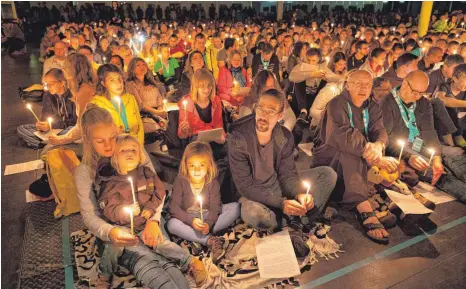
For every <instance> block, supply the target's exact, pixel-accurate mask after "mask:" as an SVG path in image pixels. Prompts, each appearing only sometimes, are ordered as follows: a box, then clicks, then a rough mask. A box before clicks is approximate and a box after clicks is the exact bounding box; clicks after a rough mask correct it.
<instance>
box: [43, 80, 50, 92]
mask: <svg viewBox="0 0 466 289" xmlns="http://www.w3.org/2000/svg"><path fill="white" fill-rule="evenodd" d="M48 90H49V86H48V85H47V82H44V91H48Z"/></svg>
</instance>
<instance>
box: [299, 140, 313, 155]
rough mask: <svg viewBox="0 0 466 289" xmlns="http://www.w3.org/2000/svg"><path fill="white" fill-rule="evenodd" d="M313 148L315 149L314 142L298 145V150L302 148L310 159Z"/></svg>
mask: <svg viewBox="0 0 466 289" xmlns="http://www.w3.org/2000/svg"><path fill="white" fill-rule="evenodd" d="M313 147H314V144H313V143H312V142H310V143H300V144H298V148H300V149H301V150H302V151H303V152H304V153H306V154H307V155H308V156H310V157H312V148H313Z"/></svg>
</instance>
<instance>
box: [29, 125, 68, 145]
mask: <svg viewBox="0 0 466 289" xmlns="http://www.w3.org/2000/svg"><path fill="white" fill-rule="evenodd" d="M52 131H53V134H54V135H57V134H59V133H60V132H61V131H62V129H59V128H57V129H53V130H52ZM34 135H35V136H36V137H38V138H40V139H41V140H42V141H43V142H45V143H47V142H49V136H50V135H51V132H50V130H49V131H35V132H34Z"/></svg>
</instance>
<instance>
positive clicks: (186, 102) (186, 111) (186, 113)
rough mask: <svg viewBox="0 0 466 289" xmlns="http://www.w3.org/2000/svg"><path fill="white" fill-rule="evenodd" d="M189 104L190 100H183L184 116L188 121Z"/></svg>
mask: <svg viewBox="0 0 466 289" xmlns="http://www.w3.org/2000/svg"><path fill="white" fill-rule="evenodd" d="M187 105H188V101H187V100H186V99H185V100H183V107H184V118H185V120H186V121H187V120H188V110H187V109H186V107H187Z"/></svg>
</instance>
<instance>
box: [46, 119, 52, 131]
mask: <svg viewBox="0 0 466 289" xmlns="http://www.w3.org/2000/svg"><path fill="white" fill-rule="evenodd" d="M47 122H48V123H49V127H50V131H52V122H53V118H51V117H48V118H47Z"/></svg>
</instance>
